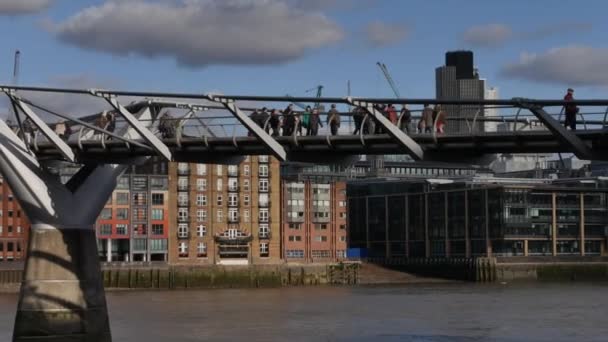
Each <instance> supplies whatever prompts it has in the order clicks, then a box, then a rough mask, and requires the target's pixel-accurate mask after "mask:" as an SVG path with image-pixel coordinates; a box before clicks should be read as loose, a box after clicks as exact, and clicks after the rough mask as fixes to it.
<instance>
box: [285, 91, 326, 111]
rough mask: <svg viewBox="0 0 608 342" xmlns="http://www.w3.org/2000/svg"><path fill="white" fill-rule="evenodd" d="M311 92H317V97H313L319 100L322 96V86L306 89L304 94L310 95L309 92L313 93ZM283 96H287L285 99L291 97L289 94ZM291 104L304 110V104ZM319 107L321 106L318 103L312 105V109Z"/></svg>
mask: <svg viewBox="0 0 608 342" xmlns="http://www.w3.org/2000/svg"><path fill="white" fill-rule="evenodd" d="M313 90H316V91H317V95H316V96H315V97H316V98H321V97H322V96H323V86H322V85H318V86H316V87H314V88H311V89H308V90H306V91H305V92H306V93H310V92H311V91H313ZM285 96H287V97H291V95H289V94H286V95H285ZM292 103H293V104H294V105H296V106H298V107H300V108H301V109H306V105H305V104H303V103H300V102H292ZM320 107H321V106H320V103H319V102H316V103H315V104H314V108H320Z"/></svg>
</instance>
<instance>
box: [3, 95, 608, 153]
mask: <svg viewBox="0 0 608 342" xmlns="http://www.w3.org/2000/svg"><path fill="white" fill-rule="evenodd" d="M0 90H1V91H3V92H4V93H5V94H6V95H7V96H8V97H9V100H10V101H11V103H12V104H13V109H14V112H15V113H18V115H16V116H15V117H14V118H15V121H16V124H15V125H14V127H15V130H16V131H17V132H18V134H19V135H20V136H21V137H22V138H23V139H27V142H28V143H29V144H30V145H31V146H32V147H33V149H34V150H37V149H38V147H39V146H40V145H45V144H46V145H48V144H52V145H61V144H62V143H61V142H60V141H58V140H57V139H56V138H55V136H60V137H61V138H62V139H63V140H64V141H65V142H66V143H74V142H75V143H76V147H77V148H78V149H79V150H81V151H84V150H86V149H87V148H88V147H90V146H100V147H101V148H103V149H105V148H106V147H107V144H108V142H109V141H113V143H114V145H115V142H116V141H121V142H122V144H123V145H124V146H125V147H127V148H131V147H135V146H137V147H143V148H147V149H150V150H156V151H157V152H158V153H161V154H163V155H164V156H165V157H167V158H169V157H170V151H169V150H168V149H167V148H166V146H164V143H163V141H164V140H172V141H174V142H175V143H176V145H177V147H178V148H181V146H182V143H183V142H184V141H190V140H192V139H199V140H200V142H201V144H208V142H209V140H210V139H211V140H213V139H215V140H218V139H219V140H221V139H224V140H227V141H230V140H232V142H233V144H234V145H235V146H237V140H239V139H242V138H245V137H248V136H249V137H255V138H256V139H259V140H261V141H263V142H264V144H266V145H267V146H268V147H269V148H270V149H271V150H272V151H274V152H275V153H278V154H282V153H281V149H282V148H281V147H280V146H279V145H276V142H274V141H275V140H281V139H283V140H284V139H289V140H290V141H292V143H293V145H294V146H298V144H299V141H306V139H309V138H307V137H304V136H305V135H307V134H306V132H307V131H310V132H311V134H309V135H311V136H321V137H324V139H325V141H326V143H327V145H329V146H332V144H333V143H334V137H333V136H334V135H338V136H351V137H352V136H354V135H356V136H357V138H358V139H359V140H360V143H361V145H363V146H365V145H366V143H367V141H369V138H368V137H369V136H374V135H388V136H390V137H391V139H394V140H395V141H396V142H397V143H399V144H401V145H402V146H404V147H406V149H407V150H408V151H410V153H412V150H411V149H412V148H414V149H415V147H416V142H415V141H414V140H415V139H417V138H418V137H425V136H430V137H432V139H433V141H434V142H435V143H439V141H440V140H441V139H442V137H450V136H458V135H467V136H481V135H492V134H511V135H518V134H521V132H523V131H534V130H549V131H551V132H552V134H554V135H555V136H556V139H562V140H563V139H565V138H567V139H568V140H569V141H570V143H572V139H574V138H573V137H572V136H571V134H569V133H567V131H565V130H564V129H562V128H560V127H561V126H563V125H564V123H565V122H564V118H563V117H564V115H563V108H564V105H565V104H566V102H564V101H562V100H529V99H512V100H424V99H423V100H420V99H377V98H357V99H354V98H297V97H285V96H281V97H268V96H267V97H263V96H224V95H212V94H211V95H210V94H206V95H202V94H169V93H141V92H121V91H107V90H79V89H55V88H33V87H3V86H0ZM39 93H47V94H48V93H54V94H55V93H62V94H70V95H71V96H93V97H95V98H96V99H98V100H99V101H100V102H102V103H103V106H100V107H99V111H97V114H92V115H87V116H82V115H73V114H72V115H69V114H63V113H61V111H60V110H55V109H52V108H49V107H50V106H52V105H53V104H52V103H51V104H48V103H40V102H44V101H45V98H40V97H37V96H36V94H39ZM46 100H47V102H48V97H47V98H46ZM127 102H129V104H128V105H124V106H123V105H121V103H127ZM294 102H298V103H310V104H311V106H312V105H314V104H315V103H320V104H321V105H320V106H318V107H316V108H315V110H318V111H319V113H318V116H315V117H314V118H313V117H312V116H311V115H312V113H305V112H304V111H300V110H294V111H293V112H291V113H288V114H286V113H284V111H283V110H280V108H284V107H285V106H286V105H287V104H289V103H294ZM569 103H570V104H577V105H581V110H580V111H579V113H578V114H577V119H576V121H577V124H579V125H581V126H582V128H583V129H584V130H600V129H601V130H605V129H606V128H607V127H608V124H607V118H608V100H578V101H573V102H569ZM329 104H337V107H338V110H339V113H338V115H339V118H340V127H339V128H338V130H337V131H336V132H332V131H331V125H330V124H329V123H330V122H329V120H328V113H327V111H324V110H323V109H322V108H327V107H328V105H329ZM389 104H394V105H406V104H407V105H408V106H409V107H410V109H409V112H410V117H409V119H407V118H405V117H404V116H403V115H401V113H400V110H401V108H395V110H396V112H397V117H394V116H392V115H388V113H387V111H385V110H384V109H383V108H382V107H381V105H389ZM424 104H429V105H433V104H434V105H442V106H444V107H443V109H442V110H441V111H440V113H442V114H437V112H435V113H434V114H433V118H432V119H430V118H429V117H426V118H423V117H422V113H423V105H424ZM598 107H599V108H601V110H597V109H595V110H593V108H598ZM262 108H268V110H266V111H262V110H261V109H262ZM273 108H275V109H276V112H274V111H273ZM142 111H143V112H146V113H147V116H146V115H144V116H141V115H139V114H141V113H140V112H142ZM256 111H257V112H256ZM258 112H262V114H258ZM135 113H139V114H138V117H137V118H135V117H133V116H132V115H133V114H135ZM270 113H273V115H272V116H271V115H270ZM106 115H109V117H113V118H114V119H113V120H109V121H107V120H106V121H104V120H105V119H102V116H103V117H104V118H105V117H106ZM289 116H294V117H293V119H295V120H296V122H297V123H296V124H295V127H294V129H293V131H291V130H290V132H289V134H286V128H287V126H286V125H285V123H287V122H289V121H290V120H291V119H292V118H289ZM429 120H431V126H430V127H426V126H428V124H429ZM306 122H312V124H310V123H309V124H308V125H306V124H305V123H306ZM421 122H422V125H420V123H421ZM149 123H152V124H151V125H147V124H149ZM315 123H316V124H315ZM142 124H146V125H145V126H146V127H149V128H144V126H143V125H142ZM277 124H278V126H277ZM42 126H46V127H42ZM300 126H303V127H300ZM306 126H308V127H306ZM311 126H312V127H311ZM443 126H445V130H444V129H443V128H444V127H443ZM256 127H257V128H256ZM579 127H580V126H579ZM307 128H309V129H307ZM357 128H360V129H357ZM127 130H133V133H132V134H129V135H126V137H124V136H123V134H117V133H115V132H125V131H127ZM49 131H51V132H54V133H55V134H51V133H49ZM278 136H281V138H278ZM407 137H411V138H407ZM315 139H319V138H315ZM412 139H414V140H412ZM62 148H63V150H64V152H65V151H66V150H65V149H66V146H62ZM400 152H401V153H402V152H403V151H400ZM419 154H421V153H419Z"/></svg>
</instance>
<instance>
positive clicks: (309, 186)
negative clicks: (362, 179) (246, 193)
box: [281, 180, 347, 262]
mask: <svg viewBox="0 0 608 342" xmlns="http://www.w3.org/2000/svg"><path fill="white" fill-rule="evenodd" d="M282 191H283V200H282V208H283V210H282V232H283V235H282V242H283V244H282V253H281V254H282V257H283V258H285V260H286V261H287V262H329V261H334V260H339V259H343V258H345V257H346V216H347V210H346V183H345V182H343V181H328V182H325V183H322V182H317V181H310V180H305V181H289V180H284V181H283V182H282Z"/></svg>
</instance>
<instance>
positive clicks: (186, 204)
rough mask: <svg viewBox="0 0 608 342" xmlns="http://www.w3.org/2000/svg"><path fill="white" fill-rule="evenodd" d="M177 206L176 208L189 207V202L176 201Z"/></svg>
mask: <svg viewBox="0 0 608 342" xmlns="http://www.w3.org/2000/svg"><path fill="white" fill-rule="evenodd" d="M177 206H178V207H188V206H190V201H178V202H177Z"/></svg>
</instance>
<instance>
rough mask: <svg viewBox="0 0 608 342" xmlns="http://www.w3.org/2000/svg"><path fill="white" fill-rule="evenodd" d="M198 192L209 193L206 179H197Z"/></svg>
mask: <svg viewBox="0 0 608 342" xmlns="http://www.w3.org/2000/svg"><path fill="white" fill-rule="evenodd" d="M196 190H197V191H207V180H206V179H201V178H199V179H197V180H196Z"/></svg>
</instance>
